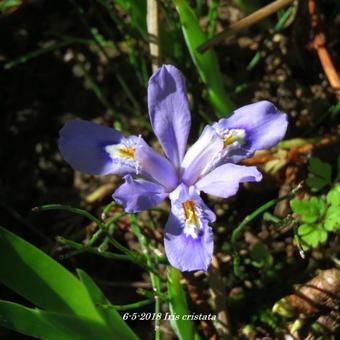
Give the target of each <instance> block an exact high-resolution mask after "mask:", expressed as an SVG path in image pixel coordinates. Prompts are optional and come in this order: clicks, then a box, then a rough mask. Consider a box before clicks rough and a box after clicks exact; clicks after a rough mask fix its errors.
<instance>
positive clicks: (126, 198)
mask: <svg viewBox="0 0 340 340" xmlns="http://www.w3.org/2000/svg"><path fill="white" fill-rule="evenodd" d="M124 179H125V183H123V184H122V185H121V186H120V187H119V188H118V189H117V190H116V191H115V192H114V194H113V195H112V197H113V199H114V200H115V201H116V202H117V203H118V204H120V205H122V206H123V207H124V210H125V211H126V212H128V213H136V212H139V211H142V210H146V209H150V208H153V207H154V206H156V205H157V204H158V203H160V202H162V201H163V200H164V199H165V198H167V197H168V195H169V194H168V193H167V192H165V190H164V188H163V187H162V186H161V185H159V184H156V183H153V182H149V181H145V180H143V179H136V180H135V179H133V178H132V177H131V176H130V175H127V176H125V177H124Z"/></svg>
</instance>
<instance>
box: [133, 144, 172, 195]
mask: <svg viewBox="0 0 340 340" xmlns="http://www.w3.org/2000/svg"><path fill="white" fill-rule="evenodd" d="M135 160H136V162H137V164H138V168H139V169H140V173H141V175H142V176H143V177H144V178H145V179H150V180H152V181H156V182H158V183H159V184H161V185H162V186H164V187H165V189H166V191H168V192H170V191H173V190H174V189H175V188H176V186H177V182H178V179H177V174H176V171H175V168H174V166H173V165H172V164H171V163H170V162H169V161H168V160H167V159H166V158H164V157H163V156H162V155H160V154H159V153H158V152H156V151H155V150H154V149H152V148H151V147H150V146H148V145H146V144H144V145H141V146H140V147H139V148H138V149H137V150H136V152H135Z"/></svg>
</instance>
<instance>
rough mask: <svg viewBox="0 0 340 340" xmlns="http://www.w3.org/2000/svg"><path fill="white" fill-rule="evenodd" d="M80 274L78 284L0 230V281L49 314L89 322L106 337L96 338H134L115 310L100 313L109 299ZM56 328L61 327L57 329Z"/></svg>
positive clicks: (35, 250) (55, 264) (33, 249)
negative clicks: (102, 304)
mask: <svg viewBox="0 0 340 340" xmlns="http://www.w3.org/2000/svg"><path fill="white" fill-rule="evenodd" d="M79 273H80V277H81V281H80V280H78V279H77V278H76V277H75V276H74V275H73V274H72V273H71V272H69V271H68V270H67V269H65V268H64V267H63V266H61V265H60V264H59V263H58V262H56V261H55V260H53V259H52V258H51V257H49V256H48V255H47V254H45V253H44V252H42V251H41V250H39V249H38V248H36V247H34V246H33V245H31V244H30V243H28V242H26V241H25V240H23V239H21V238H20V237H18V236H16V235H15V234H13V233H11V232H9V231H8V230H6V229H5V228H2V227H0V282H2V283H3V284H5V285H6V286H7V287H8V288H10V289H12V290H13V291H15V292H16V293H18V294H19V295H21V296H22V297H24V298H26V299H27V300H28V301H30V302H31V303H33V304H35V305H37V306H38V307H40V308H42V309H45V310H47V311H48V312H54V313H57V314H58V315H59V314H60V315H65V317H66V316H70V317H76V318H79V319H82V318H86V320H90V324H93V325H94V326H95V327H96V328H98V327H100V329H101V334H102V335H103V334H106V337H105V338H103V336H98V337H97V338H100V339H112V337H113V335H114V336H118V337H119V338H124V339H132V340H135V339H137V337H136V336H135V334H134V333H133V332H132V330H131V329H130V328H129V326H128V325H127V324H126V323H125V322H124V321H123V320H122V319H121V317H120V315H119V314H118V313H117V312H116V311H114V310H111V311H107V312H103V311H102V310H100V309H99V308H98V304H101V303H105V304H108V303H109V302H108V300H107V299H106V298H105V297H104V295H103V294H102V293H101V291H100V290H99V288H98V287H96V285H95V283H94V282H93V281H92V280H91V279H90V278H89V276H87V275H86V274H85V273H84V272H79ZM22 308H24V307H22ZM8 315H12V316H13V314H8ZM0 316H1V315H0ZM13 317H15V315H14V316H13ZM12 321H13V322H14V321H15V320H14V319H12ZM17 321H18V322H19V321H20V320H17ZM6 325H7V324H6V323H4V324H3V326H6ZM75 325H76V324H75ZM7 326H8V327H10V324H8V325H7ZM59 326H61V327H62V324H61V323H58V325H57V326H56V327H57V328H58V327H59ZM51 327H52V326H51ZM32 328H35V325H34V324H33V326H32ZM18 331H20V330H18ZM25 334H26V333H25ZM44 338H47V339H49V337H44ZM83 339H84V338H83Z"/></svg>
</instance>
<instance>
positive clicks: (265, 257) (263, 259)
mask: <svg viewBox="0 0 340 340" xmlns="http://www.w3.org/2000/svg"><path fill="white" fill-rule="evenodd" d="M249 255H250V258H251V260H252V262H251V263H252V265H253V266H254V267H257V268H262V267H266V266H270V265H271V264H272V263H273V257H272V256H271V254H270V252H269V250H268V247H267V246H266V245H265V244H264V243H262V242H258V243H256V244H254V246H253V247H252V248H251V250H250V253H249Z"/></svg>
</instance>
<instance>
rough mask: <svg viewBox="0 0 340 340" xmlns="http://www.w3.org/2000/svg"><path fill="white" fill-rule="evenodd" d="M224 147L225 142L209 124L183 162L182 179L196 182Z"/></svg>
mask: <svg viewBox="0 0 340 340" xmlns="http://www.w3.org/2000/svg"><path fill="white" fill-rule="evenodd" d="M222 149H223V142H222V140H221V138H220V137H219V136H218V135H217V134H216V132H215V130H214V129H213V128H212V127H211V126H209V125H207V126H206V127H205V128H204V130H203V132H202V134H201V136H200V137H199V138H198V140H197V141H196V142H195V143H194V144H193V145H192V146H191V147H190V148H189V150H188V151H187V153H186V154H185V156H184V159H183V162H182V181H183V183H185V184H187V185H188V186H190V185H192V184H194V183H195V182H196V181H197V180H198V179H199V178H200V177H201V176H202V175H203V174H205V173H206V172H207V170H208V169H209V168H210V167H211V164H213V163H214V162H215V158H216V156H218V155H219V153H220V152H221V150H222Z"/></svg>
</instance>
